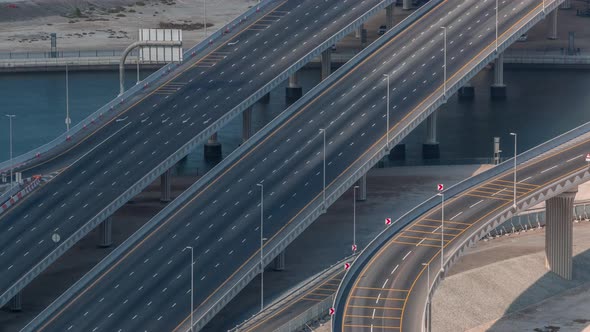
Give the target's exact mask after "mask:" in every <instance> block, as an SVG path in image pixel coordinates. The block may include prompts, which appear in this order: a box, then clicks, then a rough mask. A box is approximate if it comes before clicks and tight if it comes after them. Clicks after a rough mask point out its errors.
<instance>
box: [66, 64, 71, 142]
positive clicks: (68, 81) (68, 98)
mask: <svg viewBox="0 0 590 332" xmlns="http://www.w3.org/2000/svg"><path fill="white" fill-rule="evenodd" d="M71 123H72V119H70V79H69V69H68V63H67V62H66V131H70V124H71Z"/></svg>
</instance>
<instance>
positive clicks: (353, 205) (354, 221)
mask: <svg viewBox="0 0 590 332" xmlns="http://www.w3.org/2000/svg"><path fill="white" fill-rule="evenodd" d="M358 188H359V186H354V187H353V188H352V193H353V194H352V196H353V197H352V252H353V253H354V252H355V251H356V190H357V189H358Z"/></svg>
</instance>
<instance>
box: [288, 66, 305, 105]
mask: <svg viewBox="0 0 590 332" xmlns="http://www.w3.org/2000/svg"><path fill="white" fill-rule="evenodd" d="M301 96H303V89H302V88H301V86H300V85H299V72H295V74H293V75H291V77H289V86H287V103H293V102H295V101H297V99H299V98H301Z"/></svg>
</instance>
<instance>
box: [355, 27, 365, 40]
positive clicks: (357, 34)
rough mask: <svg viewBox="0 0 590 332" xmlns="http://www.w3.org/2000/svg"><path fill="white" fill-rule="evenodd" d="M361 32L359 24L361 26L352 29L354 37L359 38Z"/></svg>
mask: <svg viewBox="0 0 590 332" xmlns="http://www.w3.org/2000/svg"><path fill="white" fill-rule="evenodd" d="M362 32H363V25H362V24H361V26H360V27H359V28H358V29H356V30H354V38H356V39H360V38H361V34H362Z"/></svg>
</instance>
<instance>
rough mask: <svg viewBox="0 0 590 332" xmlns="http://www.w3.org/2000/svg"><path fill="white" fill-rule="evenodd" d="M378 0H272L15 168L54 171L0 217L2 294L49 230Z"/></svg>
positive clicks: (92, 208) (47, 239)
mask: <svg viewBox="0 0 590 332" xmlns="http://www.w3.org/2000/svg"><path fill="white" fill-rule="evenodd" d="M379 3H381V2H378V1H373V0H363V1H360V2H357V1H351V0H346V1H337V0H325V1H311V0H306V1H299V0H285V1H277V2H276V3H274V4H273V7H272V8H271V10H269V11H268V13H267V14H266V15H264V16H263V17H261V18H260V19H258V20H256V21H255V22H252V23H251V24H250V25H248V26H244V27H243V29H242V31H241V32H239V33H237V34H236V35H235V36H233V37H232V38H231V39H230V40H228V41H227V42H225V43H223V44H222V45H220V46H218V47H216V48H215V49H213V50H211V51H210V52H209V53H208V54H206V55H205V56H204V57H201V58H199V59H198V60H189V61H187V62H186V63H184V64H182V65H181V70H179V71H178V73H177V74H176V75H175V76H174V77H172V78H170V80H169V81H167V82H166V83H165V84H164V85H162V86H161V87H159V88H158V89H156V90H155V91H153V92H150V93H149V94H147V95H145V96H142V98H141V99H139V100H137V101H136V102H135V103H134V104H133V105H132V106H130V107H129V108H128V109H127V110H126V111H125V112H124V113H123V114H121V115H120V116H119V117H118V118H117V119H114V120H113V121H111V122H109V123H107V124H106V125H104V126H103V127H102V128H101V129H100V130H98V131H96V132H95V133H94V134H92V135H90V136H88V137H87V138H85V139H84V140H82V141H80V142H78V144H76V145H75V146H74V147H73V148H71V149H69V150H67V151H65V152H63V153H61V154H59V155H57V156H55V157H53V158H52V159H50V160H46V161H44V162H43V163H42V164H37V165H36V166H35V167H34V168H33V169H25V170H23V171H25V173H27V172H29V173H31V174H35V173H45V172H47V171H54V170H56V169H61V170H62V171H61V173H60V174H59V175H57V176H56V177H55V178H53V179H52V181H51V182H49V183H47V184H46V185H44V186H42V187H41V188H40V189H39V190H37V191H36V192H34V193H33V194H31V195H30V196H29V197H28V198H27V199H25V200H23V201H21V202H20V203H19V204H17V206H15V207H14V208H12V209H11V210H10V211H8V212H7V213H4V214H3V215H2V216H0V275H2V278H0V295H1V294H5V292H6V291H7V290H8V289H9V288H11V287H13V286H14V285H15V284H16V283H17V281H19V280H29V279H30V278H29V277H30V276H31V274H30V273H31V271H33V270H34V267H35V266H36V265H37V264H39V263H40V262H41V261H42V260H43V259H45V258H46V257H48V254H49V253H50V252H51V251H52V250H54V249H55V248H56V247H57V246H58V245H59V243H55V242H54V241H52V236H53V235H54V234H58V235H59V236H60V238H61V239H62V241H63V240H64V239H67V238H68V237H70V236H71V235H72V234H73V233H74V232H76V231H78V230H79V229H81V227H82V226H83V225H85V224H86V223H87V222H88V221H89V220H91V219H92V218H93V217H95V216H96V215H97V214H98V213H99V212H100V211H101V210H103V208H105V206H107V205H108V204H110V203H111V202H112V201H113V200H115V199H116V198H117V197H119V196H120V195H121V194H122V193H123V192H124V191H125V190H127V189H128V188H129V187H130V186H132V185H133V184H134V183H136V182H137V181H138V180H139V179H141V178H142V177H143V176H144V175H145V174H147V173H148V172H150V171H151V170H152V169H154V168H155V167H156V166H157V165H159V164H160V163H161V162H162V161H163V160H165V159H166V158H168V157H169V156H170V155H172V154H173V153H174V152H175V151H177V150H178V149H179V148H180V147H181V146H183V144H185V143H186V142H187V141H189V140H190V139H192V138H193V137H195V136H196V135H197V134H199V133H200V132H202V131H203V130H205V129H206V128H207V127H208V126H210V125H211V123H213V122H215V121H217V120H218V119H220V118H221V117H223V116H224V115H225V114H226V113H228V112H229V111H230V110H232V109H233V108H234V107H235V106H236V105H238V104H240V103H241V102H242V101H243V100H244V99H246V98H247V97H248V96H250V95H252V94H253V93H254V92H255V91H257V90H259V89H260V88H261V87H262V86H264V85H265V84H266V83H267V82H269V81H270V80H272V79H274V78H275V77H276V76H277V75H278V74H279V73H281V72H283V71H284V70H285V69H286V68H288V67H289V66H290V65H291V64H292V63H293V62H295V61H296V60H298V59H300V58H302V57H303V56H304V55H305V54H307V53H308V52H310V51H311V50H312V49H314V48H315V47H316V46H318V45H321V44H322V43H323V42H324V41H325V40H326V39H327V38H329V37H331V36H333V35H334V34H335V33H336V32H338V31H340V30H341V29H343V28H344V27H346V26H347V25H348V24H350V22H352V21H354V20H355V19H357V18H358V17H360V16H361V15H363V14H364V13H365V12H367V11H368V10H369V9H371V8H373V7H374V6H375V5H376V4H379ZM27 274H29V275H28V276H27V278H26V279H23V276H25V275H27ZM33 275H34V274H33ZM3 299H4V300H6V297H3Z"/></svg>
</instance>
